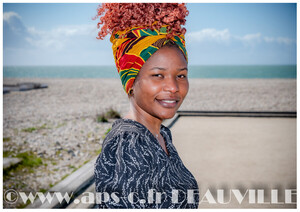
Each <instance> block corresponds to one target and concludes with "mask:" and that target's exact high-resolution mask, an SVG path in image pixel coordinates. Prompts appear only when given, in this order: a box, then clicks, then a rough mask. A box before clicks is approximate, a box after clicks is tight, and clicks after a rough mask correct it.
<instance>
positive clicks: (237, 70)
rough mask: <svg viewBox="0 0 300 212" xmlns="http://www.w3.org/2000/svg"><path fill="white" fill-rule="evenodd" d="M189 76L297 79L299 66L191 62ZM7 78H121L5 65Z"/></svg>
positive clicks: (101, 71)
mask: <svg viewBox="0 0 300 212" xmlns="http://www.w3.org/2000/svg"><path fill="white" fill-rule="evenodd" d="M188 69H189V72H188V73H189V75H188V76H189V78H200V79H252V78H258V79H273V78H277V79H296V78H297V65H199V66H196V65H190V66H188ZM3 77H4V78H98V79H100V78H119V75H118V72H117V70H116V67H115V66H114V65H111V66H4V67H3Z"/></svg>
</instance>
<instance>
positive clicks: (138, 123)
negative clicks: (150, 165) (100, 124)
mask: <svg viewBox="0 0 300 212" xmlns="http://www.w3.org/2000/svg"><path fill="white" fill-rule="evenodd" d="M121 121H124V122H131V123H133V124H135V125H138V126H139V127H141V128H143V129H144V130H145V131H146V132H147V133H148V134H149V135H150V136H151V137H152V138H153V139H154V140H155V141H156V144H157V145H158V146H159V147H158V148H159V149H160V150H161V151H163V152H164V155H165V156H166V157H167V158H170V157H171V155H172V154H171V153H172V152H171V147H170V145H169V138H168V137H169V135H167V136H165V135H166V134H168V133H165V132H166V130H165V129H166V127H165V126H164V125H163V124H161V125H160V134H161V136H162V137H163V139H164V141H165V145H166V149H167V151H168V153H169V154H167V152H166V151H165V150H164V149H163V148H162V146H161V145H160V143H159V141H158V140H157V138H156V137H155V135H153V133H152V132H151V131H150V130H149V129H148V128H147V127H146V126H145V125H143V124H142V123H140V122H138V121H136V120H133V119H128V118H121V119H118V120H116V123H118V122H121Z"/></svg>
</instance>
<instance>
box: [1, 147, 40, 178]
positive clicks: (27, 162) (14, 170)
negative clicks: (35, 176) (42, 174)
mask: <svg viewBox="0 0 300 212" xmlns="http://www.w3.org/2000/svg"><path fill="white" fill-rule="evenodd" d="M3 156H4V157H8V156H14V157H17V158H21V159H22V161H21V162H20V163H18V164H16V165H14V166H11V167H9V168H7V169H4V170H3V178H4V180H6V179H7V178H9V177H11V176H14V175H19V174H23V173H34V170H33V168H34V167H36V166H40V165H42V164H43V161H42V159H41V158H39V157H38V156H37V155H35V154H34V153H33V152H22V153H18V154H15V153H14V152H9V151H5V152H3Z"/></svg>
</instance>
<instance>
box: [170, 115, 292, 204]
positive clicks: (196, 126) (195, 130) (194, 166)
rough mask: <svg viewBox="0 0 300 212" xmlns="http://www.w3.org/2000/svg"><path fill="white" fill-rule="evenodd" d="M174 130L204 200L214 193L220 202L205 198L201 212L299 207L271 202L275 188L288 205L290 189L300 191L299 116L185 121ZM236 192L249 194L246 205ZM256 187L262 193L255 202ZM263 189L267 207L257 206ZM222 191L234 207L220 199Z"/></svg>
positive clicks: (281, 199) (179, 147) (245, 199)
mask: <svg viewBox="0 0 300 212" xmlns="http://www.w3.org/2000/svg"><path fill="white" fill-rule="evenodd" d="M171 131H172V136H173V143H174V145H175V147H176V148H177V151H178V153H179V155H180V156H181V159H182V160H183V162H184V164H185V165H186V166H187V167H188V169H189V170H190V171H191V172H192V173H193V175H194V176H195V178H196V180H197V182H198V185H199V190H200V200H201V199H202V198H203V197H204V196H205V193H206V192H207V191H208V190H209V191H210V192H211V193H212V194H213V197H214V199H215V200H216V203H215V204H209V203H208V202H207V201H206V198H203V201H200V204H199V208H295V207H296V205H295V204H275V203H274V204H268V203H267V202H271V195H270V194H271V189H273V190H275V189H276V190H278V202H283V203H285V193H284V192H285V189H296V188H297V185H296V180H297V177H296V173H297V172H296V170H297V165H296V161H297V160H296V156H297V153H296V143H297V139H296V134H297V129H296V118H253V117H252V118H247V117H180V118H179V120H178V121H177V122H176V123H175V124H174V126H173V127H172V128H171ZM233 189H238V190H239V191H240V192H241V194H242V195H244V194H246V195H245V198H244V200H243V201H242V202H241V203H239V202H238V201H237V199H236V198H235V196H234V195H233V194H232V193H231V195H229V193H230V190H233ZM250 189H251V190H256V191H255V193H256V196H255V199H256V202H254V203H253V204H252V203H251V202H250V203H249V190H250ZM259 189H261V190H263V191H264V195H263V196H264V202H265V203H264V204H262V203H259V204H258V202H257V201H258V196H257V195H258V192H257V190H259ZM217 190H224V193H225V202H228V204H221V203H219V202H218V201H217ZM247 190H248V193H247ZM221 196H222V195H221ZM230 196H231V199H230ZM274 196H275V195H274ZM293 196H294V197H293V198H292V200H293V202H295V201H296V198H295V195H293ZM212 202H213V201H211V203H212Z"/></svg>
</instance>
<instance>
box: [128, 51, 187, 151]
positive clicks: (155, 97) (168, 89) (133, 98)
mask: <svg viewBox="0 0 300 212" xmlns="http://www.w3.org/2000/svg"><path fill="white" fill-rule="evenodd" d="M187 74H188V73H187V61H186V59H185V57H184V56H183V54H182V52H181V51H180V50H179V49H178V48H177V47H169V46H165V47H163V48H161V49H159V50H157V51H156V52H155V53H154V54H153V55H152V56H151V57H150V58H149V59H148V60H147V61H146V62H145V64H144V65H143V67H142V68H141V70H140V71H139V74H138V76H137V78H136V79H135V82H134V85H133V87H132V89H133V90H132V93H131V94H129V100H130V110H129V113H128V115H127V116H126V117H125V118H128V119H132V120H135V121H137V122H139V123H141V124H143V125H144V126H145V127H147V128H148V129H149V131H150V132H151V133H152V134H153V135H154V136H155V137H156V138H157V140H158V142H159V144H160V145H161V147H162V149H163V150H164V151H165V152H166V154H167V155H168V150H167V148H166V144H165V141H164V139H163V137H162V135H161V134H160V127H161V123H162V121H163V120H164V119H169V118H172V117H173V116H174V115H175V113H176V112H177V110H178V108H179V107H180V105H181V103H182V102H183V100H184V98H185V96H186V94H187V92H188V89H189V82H188V78H187Z"/></svg>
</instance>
